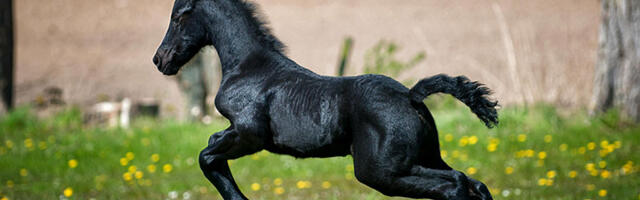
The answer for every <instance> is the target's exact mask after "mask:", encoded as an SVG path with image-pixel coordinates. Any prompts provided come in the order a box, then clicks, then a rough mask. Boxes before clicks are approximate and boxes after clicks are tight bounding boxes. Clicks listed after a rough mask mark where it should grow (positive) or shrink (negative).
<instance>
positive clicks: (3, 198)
mask: <svg viewBox="0 0 640 200" xmlns="http://www.w3.org/2000/svg"><path fill="white" fill-rule="evenodd" d="M0 200H9V198H7V197H2V198H0Z"/></svg>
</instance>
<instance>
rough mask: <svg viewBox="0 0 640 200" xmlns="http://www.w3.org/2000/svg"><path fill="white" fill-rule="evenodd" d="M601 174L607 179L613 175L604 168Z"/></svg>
mask: <svg viewBox="0 0 640 200" xmlns="http://www.w3.org/2000/svg"><path fill="white" fill-rule="evenodd" d="M600 176H601V177H602V178H604V179H607V178H609V177H611V172H609V171H608V170H602V172H601V173H600Z"/></svg>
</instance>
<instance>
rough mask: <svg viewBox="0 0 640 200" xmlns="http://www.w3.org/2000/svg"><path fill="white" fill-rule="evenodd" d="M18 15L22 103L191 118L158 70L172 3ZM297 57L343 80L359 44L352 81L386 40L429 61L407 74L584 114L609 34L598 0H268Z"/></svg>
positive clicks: (274, 23)
mask: <svg viewBox="0 0 640 200" xmlns="http://www.w3.org/2000/svg"><path fill="white" fill-rule="evenodd" d="M14 2H15V15H16V16H15V17H16V19H15V20H16V22H15V23H16V39H17V41H16V45H17V46H16V50H17V53H16V54H17V55H16V68H17V69H16V80H17V83H16V84H17V88H16V92H17V94H16V96H17V101H18V103H19V104H20V103H27V102H30V101H32V100H33V99H34V98H36V97H37V96H38V95H40V94H41V93H42V91H43V89H44V88H46V87H50V86H57V87H60V88H62V89H63V90H64V98H65V99H66V100H67V102H69V103H73V104H79V105H89V104H91V103H95V102H96V101H97V100H98V99H104V98H111V99H117V98H120V97H130V98H133V99H134V100H136V99H142V98H146V97H151V98H156V99H160V100H161V101H162V103H163V106H164V107H165V108H170V109H167V110H168V112H165V114H172V113H174V112H181V110H180V108H182V104H183V99H182V98H183V97H182V96H181V94H180V92H179V91H178V87H177V85H176V83H175V80H174V79H173V78H171V77H165V76H163V75H162V74H161V73H159V72H158V71H157V70H156V69H155V66H154V65H153V64H152V62H151V57H152V55H153V54H154V52H155V48H157V45H158V44H159V43H160V41H161V40H162V37H163V35H164V32H165V30H166V28H167V25H168V22H169V15H170V9H171V6H172V3H173V1H170V0H103V1H98V0H89V1H87V0H50V1H40V0H20V1H14ZM257 3H258V4H259V5H260V7H261V10H262V11H263V14H264V15H265V16H266V17H267V21H269V22H270V24H271V27H272V29H273V32H274V33H275V35H276V36H277V37H279V38H280V39H281V40H282V41H283V42H284V43H285V44H286V45H287V46H288V48H287V52H288V53H287V54H288V55H289V56H291V57H292V58H293V60H295V61H297V62H298V63H299V64H301V65H303V66H305V67H308V68H310V69H312V70H313V71H315V72H317V73H320V74H325V75H333V74H335V71H336V65H337V62H338V60H337V59H338V52H339V48H340V46H341V43H342V40H343V39H344V37H345V36H352V37H353V38H354V40H355V46H354V54H353V56H352V57H351V60H352V63H351V64H350V66H349V67H350V68H349V71H348V74H351V75H353V74H359V73H361V72H362V70H361V68H362V64H363V59H364V53H365V51H366V50H367V49H369V48H371V47H372V46H373V45H374V44H375V43H376V42H378V41H379V40H381V39H386V40H391V41H394V42H396V43H397V44H398V45H400V46H401V47H402V50H401V53H400V54H401V55H404V56H407V57H409V56H411V55H413V54H414V53H416V52H418V51H425V52H426V54H427V59H426V61H425V62H423V63H421V64H420V65H419V66H418V67H416V68H414V69H412V70H411V71H409V72H407V73H406V74H403V75H402V77H413V78H422V77H426V76H430V75H434V74H438V73H448V74H451V75H462V74H464V75H467V76H469V77H470V78H472V79H475V80H479V81H481V82H483V83H486V84H487V85H488V86H489V87H491V88H492V89H493V90H494V91H495V96H496V98H497V99H498V100H500V101H501V102H502V103H503V104H510V103H523V102H533V101H547V102H551V103H555V104H559V105H562V106H568V107H580V106H584V105H586V103H588V101H589V98H590V95H591V87H592V79H593V66H594V63H595V60H596V58H595V57H596V48H597V38H598V26H599V23H600V22H599V13H600V11H599V9H600V7H599V1H597V0H515V1H505V0H484V1H477V0H461V1H442V0H401V1H382V0H349V1H328V0H302V1H301V0H258V1H257Z"/></svg>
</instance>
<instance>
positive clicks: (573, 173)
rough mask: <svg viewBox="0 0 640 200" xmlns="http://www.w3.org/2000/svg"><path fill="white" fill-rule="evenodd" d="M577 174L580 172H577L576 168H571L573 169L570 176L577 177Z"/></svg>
mask: <svg viewBox="0 0 640 200" xmlns="http://www.w3.org/2000/svg"><path fill="white" fill-rule="evenodd" d="M577 175H578V172H576V171H574V170H571V171H570V172H569V178H575V177H576V176H577Z"/></svg>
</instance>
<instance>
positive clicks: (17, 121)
mask: <svg viewBox="0 0 640 200" xmlns="http://www.w3.org/2000/svg"><path fill="white" fill-rule="evenodd" d="M433 99H435V100H434V101H438V102H444V103H438V104H435V103H432V102H434V101H431V102H428V105H430V107H431V108H432V111H433V113H434V117H435V119H436V122H437V125H438V129H439V131H440V141H441V144H442V150H443V154H446V157H445V160H446V161H447V162H448V163H450V164H451V165H452V166H453V167H454V168H456V169H458V170H461V171H464V172H465V173H467V175H469V176H471V177H474V178H476V179H479V180H481V181H483V182H485V183H486V184H487V185H488V186H489V187H490V188H491V190H492V192H493V194H494V196H495V198H496V199H585V198H587V199H639V198H640V196H639V195H640V191H639V189H638V188H639V187H640V176H638V171H640V168H639V167H638V166H640V154H639V153H638V152H640V147H639V146H638V144H639V142H640V127H639V126H635V125H631V124H630V123H625V122H624V121H622V120H621V119H619V118H617V117H615V116H617V115H616V114H615V113H608V114H605V115H603V116H600V117H596V118H589V117H587V116H586V115H585V114H584V113H583V112H574V113H570V114H560V113H558V112H557V111H556V110H555V109H554V107H552V106H545V105H537V106H532V107H508V108H504V109H502V110H501V112H500V120H501V123H500V125H499V127H498V128H495V129H486V128H484V127H483V124H482V123H481V122H480V121H479V120H478V119H477V118H475V116H473V114H471V113H470V112H469V111H468V109H466V108H464V107H462V106H460V105H459V104H458V103H455V102H454V101H452V100H450V99H447V98H442V97H437V98H433ZM226 126H227V122H226V121H224V120H216V121H214V123H213V124H212V125H209V126H205V125H198V124H181V123H176V122H173V121H170V120H169V121H153V120H138V121H136V122H135V123H134V124H133V126H132V128H131V129H108V128H97V127H84V126H83V125H82V119H81V113H80V112H79V111H78V110H75V109H70V110H67V111H64V112H61V113H59V114H58V115H56V116H53V117H50V118H45V119H39V118H36V117H34V116H33V114H31V112H30V111H29V110H28V109H24V108H22V109H18V110H16V111H14V112H13V113H11V114H9V115H6V116H4V117H2V118H0V142H1V143H0V198H2V197H6V198H8V199H55V198H64V197H65V196H64V191H65V189H67V188H70V189H71V190H72V191H73V193H72V194H71V196H70V197H69V199H91V198H95V199H167V198H170V195H169V194H170V193H172V192H173V193H175V194H177V196H178V197H177V199H183V196H184V195H185V193H187V195H189V196H190V198H191V199H212V198H215V199H220V196H219V195H218V194H217V191H216V190H215V189H214V188H213V187H212V186H210V184H209V183H208V182H207V181H206V179H205V178H204V176H202V174H201V172H200V170H199V167H198V166H197V165H198V164H197V158H196V157H197V154H198V152H199V151H200V150H201V149H202V148H204V146H205V145H206V141H207V139H208V137H209V135H210V134H211V133H214V132H216V131H219V130H221V129H223V128H226ZM523 138H524V139H523ZM590 143H592V144H591V145H590ZM590 147H593V148H590ZM494 148H495V149H494ZM128 152H130V155H129V158H132V159H129V158H127V153H128ZM445 152H446V153H445ZM542 152H544V153H542ZM153 154H157V155H158V156H159V160H157V161H156V162H154V161H153V159H152V158H151V157H152V155H153ZM542 154H546V156H545V155H542ZM540 156H542V157H544V158H543V159H541V157H540ZM71 160H74V161H77V166H76V167H75V168H71V167H70V162H73V161H71ZM121 160H122V161H126V163H121ZM631 162H632V164H628V163H631ZM230 163H231V169H232V171H233V173H234V176H235V178H236V180H237V181H238V183H239V185H240V187H241V189H242V190H243V191H244V193H245V194H246V195H247V196H248V197H249V198H250V199H384V198H386V197H384V196H382V195H381V194H379V193H378V192H376V191H374V190H372V189H370V188H368V187H366V186H364V185H362V184H360V183H358V182H357V181H356V180H355V178H354V176H353V166H352V165H351V158H350V157H340V158H330V159H304V160H302V159H295V158H292V157H289V156H279V155H274V154H271V153H268V152H260V153H257V154H255V155H252V156H247V157H244V158H241V159H238V160H234V161H232V162H230ZM589 163H592V164H593V168H591V167H588V165H589ZM601 163H603V165H602V166H601V165H600V164H601ZM71 164H73V163H71ZM122 164H125V165H124V166H123V165H122ZM149 165H153V166H155V168H156V170H155V172H154V173H152V172H151V171H149V169H148V166H149ZM131 166H135V168H136V169H133V167H131ZM164 166H171V171H168V172H164V170H163V168H165V167H164ZM130 168H131V170H132V173H127V172H128V171H129V170H130ZM152 168H153V167H152ZM507 168H510V169H512V172H511V173H510V174H507V173H506V170H507ZM587 168H589V169H587ZM550 171H552V172H550ZM571 171H575V173H576V176H575V177H570V176H569V173H570V172H571ZM25 172H26V173H25ZM136 172H138V177H136ZM141 173H142V176H141V177H140V175H141ZM554 173H555V176H551V175H554ZM591 173H593V175H595V176H592V175H591ZM127 174H128V175H127ZM548 175H549V176H548ZM603 175H604V177H603ZM129 176H130V178H131V180H128V178H129ZM605 177H606V178H605ZM276 180H278V181H280V182H281V183H280V184H279V185H278V184H276V183H275V182H278V181H276ZM323 183H324V184H323ZM541 183H542V184H543V185H540V184H541ZM323 185H324V186H325V187H323ZM257 186H259V189H258V188H257ZM298 186H305V187H303V188H298ZM327 186H329V187H327ZM252 187H255V188H252ZM253 189H258V190H253ZM276 190H278V191H281V192H282V193H281V194H276V193H275V191H276ZM601 190H606V191H607V194H606V195H605V196H604V197H601V196H599V192H600V191H601Z"/></svg>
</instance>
